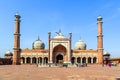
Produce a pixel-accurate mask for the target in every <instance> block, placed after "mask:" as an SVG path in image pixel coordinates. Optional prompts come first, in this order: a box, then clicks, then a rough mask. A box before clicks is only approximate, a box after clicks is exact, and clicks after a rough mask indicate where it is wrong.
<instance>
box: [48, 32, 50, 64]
mask: <svg viewBox="0 0 120 80" xmlns="http://www.w3.org/2000/svg"><path fill="white" fill-rule="evenodd" d="M50 39H51V32H49V33H48V50H49V53H48V63H51V60H50V56H51V55H50ZM49 66H50V65H49Z"/></svg>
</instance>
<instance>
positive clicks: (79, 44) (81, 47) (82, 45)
mask: <svg viewBox="0 0 120 80" xmlns="http://www.w3.org/2000/svg"><path fill="white" fill-rule="evenodd" d="M75 49H76V50H86V44H85V42H84V41H82V40H79V41H78V42H76V43H75Z"/></svg>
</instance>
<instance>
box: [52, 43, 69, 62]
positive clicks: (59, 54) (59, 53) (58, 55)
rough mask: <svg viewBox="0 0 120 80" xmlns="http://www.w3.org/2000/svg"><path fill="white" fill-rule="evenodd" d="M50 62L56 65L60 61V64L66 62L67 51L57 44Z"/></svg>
mask: <svg viewBox="0 0 120 80" xmlns="http://www.w3.org/2000/svg"><path fill="white" fill-rule="evenodd" d="M52 60H53V63H58V62H59V60H62V62H65V61H66V62H67V50H66V48H65V47H64V46H63V45H61V44H59V45H57V46H56V47H54V49H53V55H52Z"/></svg>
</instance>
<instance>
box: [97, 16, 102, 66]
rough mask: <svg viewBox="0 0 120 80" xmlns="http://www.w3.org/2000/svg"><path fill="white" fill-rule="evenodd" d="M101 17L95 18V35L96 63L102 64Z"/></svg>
mask: <svg viewBox="0 0 120 80" xmlns="http://www.w3.org/2000/svg"><path fill="white" fill-rule="evenodd" d="M102 23H103V22H102V17H101V16H99V17H98V18H97V25H98V36H97V41H98V43H97V44H98V45H97V50H98V63H99V64H103V50H104V49H103V33H102Z"/></svg>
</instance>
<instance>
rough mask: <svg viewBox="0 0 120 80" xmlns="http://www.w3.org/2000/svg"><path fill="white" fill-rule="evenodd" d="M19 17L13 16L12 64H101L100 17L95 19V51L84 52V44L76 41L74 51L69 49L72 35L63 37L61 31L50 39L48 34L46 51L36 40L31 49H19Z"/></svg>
mask: <svg viewBox="0 0 120 80" xmlns="http://www.w3.org/2000/svg"><path fill="white" fill-rule="evenodd" d="M20 17H21V16H20V15H19V14H16V15H15V31H14V48H13V49H14V52H13V64H14V65H18V64H47V63H59V62H62V63H98V64H101V63H102V62H103V50H104V49H103V34H102V17H101V16H99V17H98V18H97V25H98V34H97V50H93V49H89V50H86V47H87V45H86V43H85V42H84V41H83V40H81V39H80V40H78V41H77V42H76V43H75V45H74V49H72V48H71V43H72V33H69V37H67V38H66V37H64V36H63V34H62V33H61V31H59V32H56V34H57V35H56V36H55V37H51V32H49V33H48V49H45V44H44V42H43V41H42V40H40V39H39V37H38V39H37V40H36V41H34V42H33V44H32V45H31V46H32V49H28V48H26V49H21V48H20Z"/></svg>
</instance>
